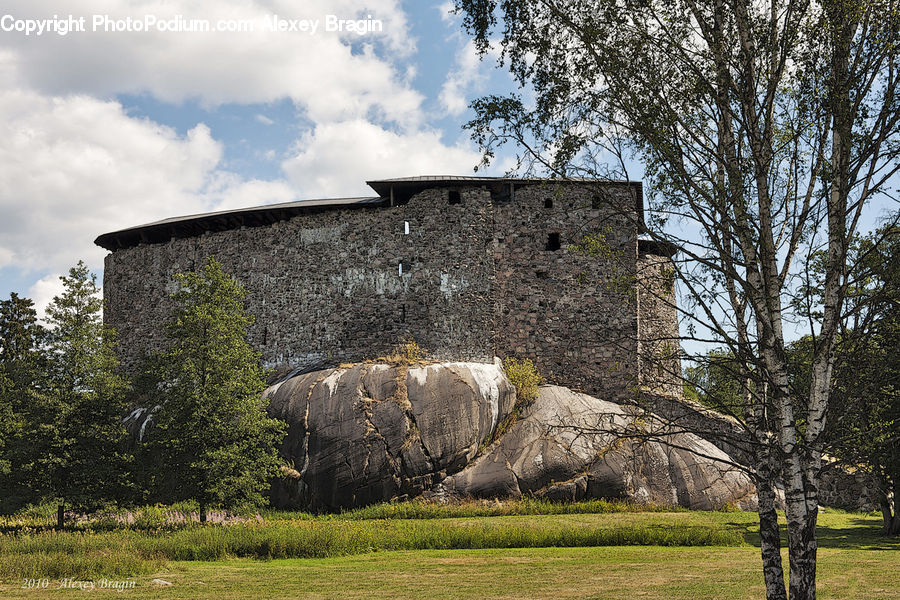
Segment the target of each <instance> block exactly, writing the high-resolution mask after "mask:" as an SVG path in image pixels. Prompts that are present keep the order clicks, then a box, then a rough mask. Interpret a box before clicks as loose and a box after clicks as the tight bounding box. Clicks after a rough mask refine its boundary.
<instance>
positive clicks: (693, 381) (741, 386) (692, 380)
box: [684, 349, 752, 417]
mask: <svg viewBox="0 0 900 600" xmlns="http://www.w3.org/2000/svg"><path fill="white" fill-rule="evenodd" d="M740 369H741V362H740V361H738V360H736V359H735V358H734V354H732V353H731V352H729V351H728V350H722V349H717V350H711V351H710V352H709V353H708V354H707V355H706V356H705V357H702V358H698V359H697V360H696V361H695V364H694V365H693V366H690V367H687V368H686V369H685V371H684V373H685V375H684V379H685V388H686V393H685V395H686V396H687V397H688V398H692V399H694V400H697V401H698V402H700V403H701V404H703V405H705V406H708V407H709V408H712V409H713V410H717V411H719V412H723V413H726V414H731V415H735V416H738V417H741V416H743V415H744V412H745V410H746V408H747V406H746V404H747V403H746V400H745V399H744V394H745V392H746V385H747V383H746V382H745V381H742V380H741V376H740ZM751 385H752V384H751Z"/></svg>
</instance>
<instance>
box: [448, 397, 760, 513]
mask: <svg viewBox="0 0 900 600" xmlns="http://www.w3.org/2000/svg"><path fill="white" fill-rule="evenodd" d="M655 421H656V420H655V419H652V418H648V416H647V414H646V413H643V412H642V411H639V410H637V409H628V408H626V407H622V406H620V405H618V404H613V403H612V402H606V401H603V400H598V399H597V398H593V397H591V396H587V395H585V394H579V393H577V392H573V391H571V390H569V389H568V388H564V387H558V386H542V387H541V388H540V392H539V394H538V398H537V400H535V402H534V403H533V404H532V405H531V406H530V407H528V408H527V409H526V410H525V411H524V413H523V415H522V417H521V418H520V419H519V421H518V422H517V423H515V424H514V425H513V426H512V427H511V428H510V429H509V431H508V432H506V434H505V435H503V436H502V437H501V438H500V440H499V441H497V442H495V443H494V444H493V445H492V446H491V447H490V448H489V449H488V450H487V452H486V453H485V454H484V455H483V456H481V457H479V458H478V459H477V460H475V461H474V462H473V463H472V464H471V465H469V466H467V467H466V468H465V469H463V470H462V471H461V472H459V473H457V474H455V475H452V476H449V477H447V478H446V479H445V480H444V481H443V482H441V484H440V485H439V486H437V487H436V489H435V492H436V493H438V494H450V495H460V496H479V497H498V496H500V497H518V496H521V495H523V494H531V495H535V496H539V497H546V498H550V499H555V500H561V499H567V500H579V499H583V498H627V499H630V500H633V501H637V502H652V503H656V504H663V505H679V506H684V507H687V508H692V509H699V510H710V509H716V508H720V507H722V506H723V505H725V504H729V503H730V504H736V505H737V506H739V507H741V508H745V509H751V508H753V507H754V503H755V493H756V491H755V488H754V487H753V484H752V483H751V481H750V479H749V477H747V475H746V474H744V473H743V472H742V471H740V470H738V469H735V468H734V467H733V466H731V463H732V460H731V458H730V457H729V456H728V455H726V454H725V453H724V452H722V451H721V450H719V449H718V448H716V447H715V446H714V445H713V444H711V443H710V442H707V441H706V440H704V439H702V438H699V437H697V436H695V435H692V434H688V433H674V434H671V435H668V436H663V437H660V436H659V433H660V432H659V431H651V429H652V428H653V427H655V426H656V425H655ZM623 435H624V437H623Z"/></svg>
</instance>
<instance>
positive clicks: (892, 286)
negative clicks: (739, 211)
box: [829, 215, 900, 535]
mask: <svg viewBox="0 0 900 600" xmlns="http://www.w3.org/2000/svg"><path fill="white" fill-rule="evenodd" d="M898 216H900V215H898ZM876 240H879V241H880V242H881V243H879V244H876V243H875V241H876ZM853 252H854V254H856V255H857V256H859V260H857V261H854V264H855V265H856V270H855V272H854V273H853V286H852V293H851V298H850V302H849V304H850V306H849V310H848V313H849V314H848V318H847V322H848V324H849V325H850V327H848V328H847V329H846V330H845V331H843V332H842V336H841V341H840V344H839V346H838V357H839V358H838V360H837V362H836V365H835V376H834V380H835V382H834V402H833V404H832V406H831V407H830V413H829V420H830V423H831V424H832V426H831V427H830V431H831V436H830V439H829V446H830V451H831V453H832V454H834V455H835V456H837V457H839V458H841V459H843V460H844V461H845V462H847V463H849V464H851V465H853V466H854V467H856V468H862V469H867V470H869V471H871V473H872V475H873V476H874V478H875V480H876V481H877V482H878V484H879V492H880V494H879V495H880V501H881V512H882V516H883V519H884V531H885V533H887V534H893V535H898V534H900V354H898V352H897V349H898V348H900V227H898V226H896V225H893V226H887V227H885V228H884V229H882V230H881V231H880V232H879V233H878V234H876V235H873V236H869V237H867V238H865V239H863V240H861V241H860V242H859V243H858V244H856V245H855V246H854V248H853Z"/></svg>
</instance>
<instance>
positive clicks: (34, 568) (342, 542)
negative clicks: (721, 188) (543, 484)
mask: <svg viewBox="0 0 900 600" xmlns="http://www.w3.org/2000/svg"><path fill="white" fill-rule="evenodd" d="M742 543H743V538H742V536H741V534H740V533H739V532H738V531H735V530H734V529H731V528H729V527H727V526H724V525H713V526H709V525H703V526H696V525H683V524H668V525H661V524H656V525H654V524H649V525H627V526H617V525H614V526H608V527H600V526H595V525H582V526H572V525H570V524H566V523H565V522H561V521H559V520H558V519H556V520H546V519H543V518H542V517H534V518H531V519H528V518H526V519H523V520H516V521H514V522H508V521H505V520H496V519H493V520H483V519H476V520H472V521H466V520H458V521H449V520H440V519H396V518H395V519H365V520H363V519H359V520H352V519H339V518H327V519H312V520H306V521H302V520H298V521H270V522H262V523H260V522H254V521H249V522H242V523H241V522H239V523H233V524H229V525H207V526H197V525H193V526H188V527H184V528H182V529H178V530H174V531H168V532H166V533H165V534H160V533H159V532H155V531H148V530H141V529H128V530H118V531H108V532H97V533H95V532H85V531H70V532H54V531H43V532H38V533H29V532H22V533H19V534H16V535H4V536H2V537H0V577H2V578H7V579H8V578H11V577H51V578H62V577H77V578H90V577H110V576H127V575H136V574H142V573H149V572H153V571H155V570H158V569H160V568H161V567H162V565H163V564H165V561H166V560H200V561H209V560H221V559H225V558H231V557H243V558H258V559H273V558H325V557H333V556H344V555H350V554H362V553H367V552H377V551H386V550H422V549H441V550H448V549H480V548H537V547H575V546H620V545H645V546H650V545H654V546H709V545H716V546H735V545H741V544H742Z"/></svg>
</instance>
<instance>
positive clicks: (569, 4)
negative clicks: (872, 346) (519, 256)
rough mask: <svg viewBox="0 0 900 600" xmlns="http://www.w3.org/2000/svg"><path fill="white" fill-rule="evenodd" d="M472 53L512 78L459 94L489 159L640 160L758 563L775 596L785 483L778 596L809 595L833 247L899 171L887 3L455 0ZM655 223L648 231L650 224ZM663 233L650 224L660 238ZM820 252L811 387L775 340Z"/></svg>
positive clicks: (572, 165)
mask: <svg viewBox="0 0 900 600" xmlns="http://www.w3.org/2000/svg"><path fill="white" fill-rule="evenodd" d="M456 7H457V10H458V12H459V13H460V14H461V15H462V16H463V21H464V26H465V27H466V29H467V30H468V32H469V33H470V34H471V35H472V36H473V37H474V40H475V44H476V46H477V48H478V49H479V50H480V51H481V52H482V53H485V54H486V53H487V51H488V50H489V49H490V48H491V47H492V46H497V47H499V49H500V59H499V60H500V62H501V64H502V65H503V66H504V67H506V68H508V69H509V70H510V72H511V73H512V75H513V76H514V77H515V79H516V80H517V81H518V82H519V83H520V84H521V85H522V86H523V88H525V89H526V90H527V92H525V93H514V94H510V95H507V96H488V97H484V98H481V99H478V100H476V101H475V102H473V104H472V108H473V109H474V111H475V118H474V119H473V120H472V121H471V122H470V123H469V124H468V128H469V129H470V130H471V132H472V134H473V138H474V139H475V140H476V141H477V142H478V143H479V144H480V145H481V147H482V150H483V154H484V162H485V163H488V162H490V160H491V159H492V158H493V157H494V156H495V153H496V152H497V151H498V149H499V148H500V147H501V146H503V145H504V144H507V143H510V144H514V145H515V146H516V148H517V149H518V158H519V170H520V171H522V172H524V173H525V174H539V175H551V176H557V177H561V178H566V177H572V176H586V177H598V176H600V177H603V176H610V177H617V178H625V179H627V178H628V173H627V165H628V164H629V162H628V159H630V158H634V159H636V160H639V161H640V162H642V163H643V164H644V166H645V177H644V180H645V191H646V196H647V197H648V200H649V203H650V212H649V217H650V218H649V219H648V221H649V225H650V230H649V231H648V232H646V234H647V235H651V236H653V237H656V238H658V239H659V241H667V242H672V243H675V244H677V245H678V246H679V247H680V249H681V252H680V254H679V259H678V260H677V261H676V268H677V277H678V281H679V286H680V289H681V290H682V291H683V292H684V296H685V298H686V300H687V301H686V302H683V303H682V305H681V307H680V308H679V311H680V312H681V315H682V325H683V328H684V331H685V332H686V333H687V335H688V337H691V338H693V339H694V340H696V341H698V342H704V343H707V344H715V345H716V346H719V347H723V348H725V349H726V350H727V351H728V352H729V353H730V355H731V356H733V357H734V361H733V363H732V365H733V368H734V369H735V370H736V371H737V375H738V377H739V380H740V381H743V382H745V383H744V385H743V386H742V387H743V389H742V396H743V401H742V403H741V408H740V410H735V409H734V408H733V407H732V408H731V409H729V410H730V412H731V414H732V416H734V417H735V418H736V419H737V420H738V422H739V423H740V424H741V427H743V429H744V431H745V432H746V437H747V440H746V443H747V446H748V447H749V448H750V449H751V452H750V454H751V456H752V463H753V465H752V469H751V470H752V474H753V477H754V479H755V481H756V484H757V488H758V492H759V499H760V503H759V506H760V508H759V517H760V530H761V539H762V541H761V546H762V561H763V573H764V578H765V583H766V594H767V597H768V598H770V599H778V598H786V597H787V592H788V590H786V589H785V586H784V578H783V570H782V564H781V555H780V548H779V546H780V541H779V531H778V523H777V519H776V513H775V505H774V501H775V485H776V482H777V481H778V480H780V481H781V482H782V483H783V487H784V491H785V502H786V508H787V510H786V513H787V527H788V540H789V541H788V544H789V558H790V579H789V592H790V597H791V598H792V599H811V598H815V594H816V588H815V566H816V550H817V544H816V534H815V527H816V517H817V510H818V497H817V486H818V477H819V471H820V469H821V464H822V449H823V430H824V427H825V419H826V414H827V408H828V402H829V391H830V388H829V382H830V381H831V375H832V369H833V364H834V347H835V339H836V332H837V330H838V327H839V322H840V318H841V311H842V305H843V300H844V295H845V292H846V285H847V272H848V269H847V266H846V258H847V246H848V239H850V238H851V237H852V236H853V235H854V233H855V232H856V231H857V229H858V228H859V224H860V222H861V220H862V219H863V217H864V213H863V211H864V207H866V205H867V204H868V203H869V202H870V201H871V200H872V199H873V198H876V197H879V196H883V195H885V194H889V191H890V190H889V185H890V184H891V181H892V178H893V177H894V176H895V174H896V171H897V169H898V145H900V135H898V133H900V132H898V119H900V106H898V100H897V94H896V88H897V80H898V69H900V64H898V54H897V42H898V39H900V38H898V27H900V14H898V10H900V9H898V5H897V2H896V1H895V0H762V1H750V0H712V1H711V2H696V1H694V0H650V1H637V0H611V1H603V2H587V1H584V0H528V1H518V2H512V1H501V2H498V1H497V0H456ZM654 232H656V233H654ZM660 232H667V233H666V234H663V233H660ZM817 252H821V253H823V255H824V257H825V258H824V279H823V287H822V295H821V298H820V299H819V300H818V305H817V306H816V307H815V310H816V312H817V314H818V318H817V319H816V320H815V322H810V323H808V326H809V327H811V328H812V332H811V333H812V336H813V346H812V357H811V372H810V386H809V392H808V394H807V395H806V396H805V397H800V396H798V395H797V394H795V393H793V392H792V389H791V386H790V382H789V377H788V357H787V353H786V337H788V336H789V334H790V331H791V329H792V327H793V326H794V324H795V320H796V319H799V318H800V315H798V314H797V313H796V312H794V311H792V308H791V307H792V300H793V298H792V296H793V295H794V294H795V293H796V292H798V290H799V289H800V288H801V287H802V286H801V285H800V281H799V280H800V278H802V276H803V274H804V271H805V269H806V265H807V263H808V260H809V259H810V258H811V257H812V256H813V255H814V254H815V253H817Z"/></svg>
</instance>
